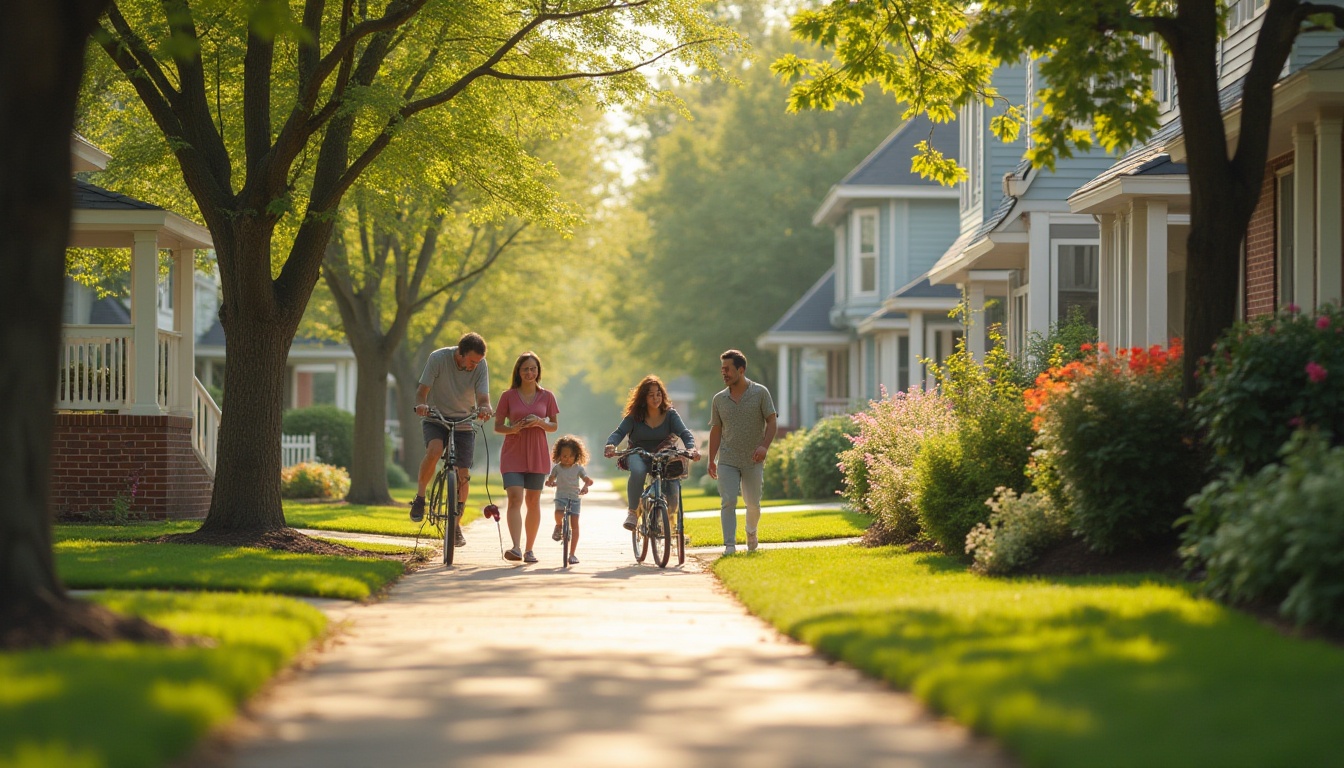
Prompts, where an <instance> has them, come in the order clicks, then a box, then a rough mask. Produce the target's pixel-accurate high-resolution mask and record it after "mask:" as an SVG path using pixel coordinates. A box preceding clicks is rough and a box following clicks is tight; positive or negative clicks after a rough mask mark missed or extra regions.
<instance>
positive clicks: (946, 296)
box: [757, 117, 960, 427]
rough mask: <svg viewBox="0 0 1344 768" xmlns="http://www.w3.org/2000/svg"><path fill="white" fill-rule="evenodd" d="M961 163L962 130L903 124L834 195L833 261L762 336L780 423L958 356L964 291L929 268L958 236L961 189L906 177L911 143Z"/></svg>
mask: <svg viewBox="0 0 1344 768" xmlns="http://www.w3.org/2000/svg"><path fill="white" fill-rule="evenodd" d="M925 140H928V141H931V142H932V143H933V144H934V145H935V146H937V147H938V148H940V149H941V150H943V151H944V152H945V154H948V155H949V156H952V157H955V156H956V147H957V143H958V141H957V128H956V126H954V125H946V124H945V125H935V124H933V123H931V122H930V121H929V120H928V119H926V118H922V117H921V118H917V119H914V120H911V121H908V122H906V123H904V124H902V125H901V126H900V127H899V128H897V129H896V130H895V131H894V132H893V133H892V134H891V135H890V136H888V137H887V138H886V140H884V141H883V142H882V144H880V145H879V146H878V147H877V148H876V149H875V150H873V152H872V153H871V154H869V155H868V157H866V158H865V159H864V160H863V161H862V162H861V163H859V164H858V165H857V166H856V167H855V168H854V169H853V170H852V171H850V172H849V173H848V174H847V175H846V176H845V177H844V178H843V179H841V180H840V182H839V183H838V184H836V185H835V186H834V187H832V188H831V190H830V192H829V193H828V194H827V195H826V198H825V199H824V200H823V201H822V203H821V205H820V206H819V207H818V208H817V211H816V213H815V214H814V215H813V218H812V223H813V224H814V225H816V226H826V227H830V228H831V230H832V231H833V232H834V235H835V237H834V243H835V245H834V262H833V265H832V266H831V268H830V269H829V270H827V271H826V273H825V274H823V275H822V276H821V277H819V278H817V281H816V282H815V283H814V284H813V285H812V287H811V288H809V289H808V291H807V292H806V293H804V294H803V296H802V297H801V298H799V299H798V301H797V302H796V303H795V304H794V305H793V306H792V307H790V308H789V310H788V311H787V312H785V313H784V315H783V316H782V317H780V318H779V320H778V321H776V322H775V323H774V325H772V326H771V327H770V329H769V330H768V331H766V332H765V333H764V334H762V335H761V337H760V338H759V339H757V345H758V346H759V347H760V348H762V349H768V350H775V351H776V353H777V355H778V366H779V375H778V379H777V380H778V382H779V384H778V385H777V389H778V391H777V392H776V399H777V405H778V407H779V410H780V423H781V424H782V425H785V426H791V427H806V426H810V425H811V424H813V423H815V422H816V421H817V420H818V419H820V418H824V417H826V416H829V415H833V414H836V413H844V412H847V411H849V410H851V409H852V408H854V407H855V406H857V405H859V404H861V403H862V402H863V401H865V400H867V399H870V398H874V397H877V396H879V394H880V392H881V390H882V388H886V389H887V390H888V391H895V390H898V389H906V388H908V387H910V386H912V385H914V386H919V385H921V384H923V383H924V382H925V381H926V380H927V371H925V370H924V366H923V365H922V364H921V363H920V360H921V359H923V358H933V359H935V360H941V359H942V358H943V357H944V356H946V355H947V354H949V353H950V352H951V351H952V349H953V344H954V343H955V338H956V335H957V334H958V333H959V332H960V326H959V325H958V323H957V322H956V321H954V320H952V319H950V318H948V312H949V311H950V310H951V309H952V308H954V307H955V306H956V305H957V302H958V300H959V298H960V292H959V291H958V290H957V288H956V287H955V286H950V285H931V284H930V283H929V281H928V276H927V274H926V273H927V272H928V270H929V268H930V267H931V266H933V264H934V262H935V261H936V260H937V259H938V257H939V256H941V255H942V254H943V252H944V251H945V250H946V248H947V244H948V243H950V242H951V241H952V240H954V239H956V235H957V230H958V206H957V199H958V192H957V190H955V189H948V188H947V187H944V186H942V185H941V184H938V183H937V182H935V181H931V180H929V179H924V178H921V177H920V176H919V175H918V174H916V173H913V172H912V171H911V170H910V159H911V157H912V156H913V155H914V153H915V149H914V147H915V144H917V143H918V142H920V141H925Z"/></svg>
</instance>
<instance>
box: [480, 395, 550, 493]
mask: <svg viewBox="0 0 1344 768" xmlns="http://www.w3.org/2000/svg"><path fill="white" fill-rule="evenodd" d="M495 412H496V413H499V414H503V416H504V418H505V419H507V420H508V422H509V423H510V424H512V423H514V422H517V421H519V420H521V419H522V418H523V417H524V416H527V415H528V414H535V415H536V416H537V417H538V418H541V419H549V418H554V417H555V416H558V415H559V414H560V407H559V406H558V405H556V403H555V395H553V394H551V391H550V390H549V389H541V388H540V387H538V388H537V394H536V396H535V397H533V398H532V404H531V405H528V404H527V403H525V402H523V396H522V395H520V394H518V390H516V389H508V390H505V391H504V394H503V395H500V397H499V407H498V408H496V409H495ZM499 471H500V473H501V474H503V473H505V472H539V473H541V474H546V473H547V472H550V471H551V449H550V446H549V445H548V444H547V442H546V432H545V430H542V429H539V428H536V427H532V428H528V429H524V430H523V431H522V432H518V433H515V434H512V435H505V436H504V447H503V448H500V449H499Z"/></svg>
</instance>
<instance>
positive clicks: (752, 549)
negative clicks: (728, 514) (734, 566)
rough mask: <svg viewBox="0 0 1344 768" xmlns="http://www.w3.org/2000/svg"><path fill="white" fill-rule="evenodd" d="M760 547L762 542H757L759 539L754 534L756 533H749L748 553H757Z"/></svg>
mask: <svg viewBox="0 0 1344 768" xmlns="http://www.w3.org/2000/svg"><path fill="white" fill-rule="evenodd" d="M758 546H760V541H758V540H757V538H756V534H754V533H748V534H747V551H748V552H755V551H756V547H758Z"/></svg>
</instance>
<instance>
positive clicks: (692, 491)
mask: <svg viewBox="0 0 1344 768" xmlns="http://www.w3.org/2000/svg"><path fill="white" fill-rule="evenodd" d="M618 479H619V480H620V482H617V481H616V480H613V481H612V487H613V488H614V489H615V490H616V492H617V493H619V494H621V495H622V497H624V495H625V479H624V478H618ZM822 501H835V499H822ZM681 503H682V505H683V506H684V507H685V509H686V511H687V512H704V511H705V510H708V509H718V508H719V507H720V506H722V502H720V501H719V494H717V493H713V494H708V493H705V492H704V491H703V490H701V489H700V488H699V487H695V488H692V487H689V486H687V485H686V484H685V483H683V484H682V486H681ZM806 503H807V500H806V499H764V500H762V501H761V506H762V507H782V506H784V505H786V504H806ZM741 506H742V500H741V497H738V507H739V508H740V507H741Z"/></svg>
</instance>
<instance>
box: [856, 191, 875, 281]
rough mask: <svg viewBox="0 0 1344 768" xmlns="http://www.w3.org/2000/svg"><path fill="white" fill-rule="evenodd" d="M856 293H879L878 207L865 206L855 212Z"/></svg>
mask: <svg viewBox="0 0 1344 768" xmlns="http://www.w3.org/2000/svg"><path fill="white" fill-rule="evenodd" d="M853 232H854V246H853V247H854V251H853V253H854V258H853V262H852V263H853V282H852V283H851V284H852V285H853V286H854V295H856V296H868V295H874V294H876V293H877V209H876V208H865V209H862V210H858V211H855V212H854V228H853Z"/></svg>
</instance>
